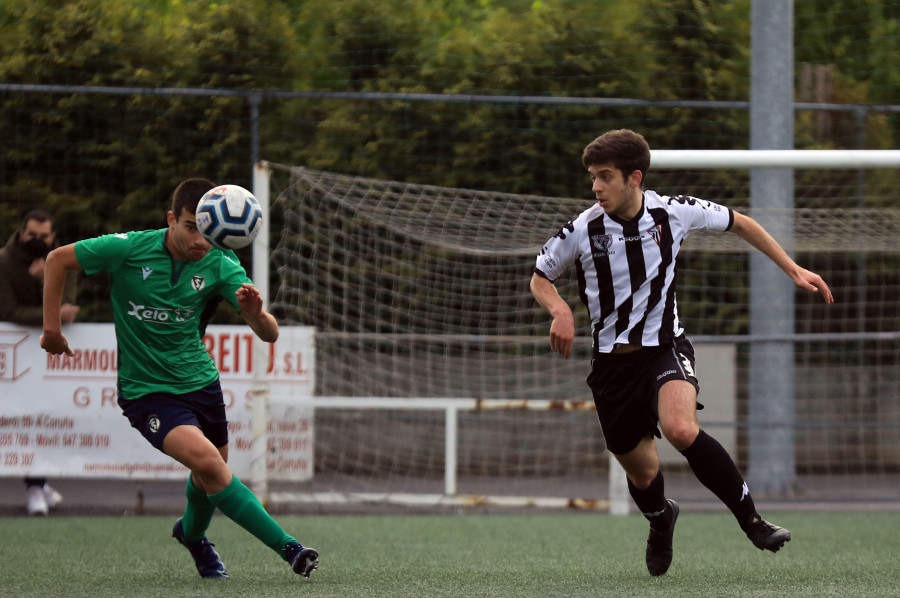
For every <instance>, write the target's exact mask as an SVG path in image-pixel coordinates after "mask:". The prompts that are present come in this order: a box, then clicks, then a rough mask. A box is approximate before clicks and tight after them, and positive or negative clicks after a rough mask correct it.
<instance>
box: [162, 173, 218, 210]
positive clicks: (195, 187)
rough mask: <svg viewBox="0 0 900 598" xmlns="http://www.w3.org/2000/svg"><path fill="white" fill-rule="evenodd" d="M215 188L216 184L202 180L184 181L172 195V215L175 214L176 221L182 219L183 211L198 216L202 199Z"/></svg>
mask: <svg viewBox="0 0 900 598" xmlns="http://www.w3.org/2000/svg"><path fill="white" fill-rule="evenodd" d="M215 186H216V184H215V183H213V182H212V181H208V180H206V179H200V178H195V179H186V180H184V181H182V182H181V183H180V184H179V185H178V187H176V188H175V192H174V193H173V194H172V213H173V214H175V219H176V220H178V219H179V218H181V213H182V211H186V212H187V213H188V214H196V213H197V204H198V203H200V198H201V197H203V194H204V193H206V192H207V191H209V190H210V189H212V188H213V187H215Z"/></svg>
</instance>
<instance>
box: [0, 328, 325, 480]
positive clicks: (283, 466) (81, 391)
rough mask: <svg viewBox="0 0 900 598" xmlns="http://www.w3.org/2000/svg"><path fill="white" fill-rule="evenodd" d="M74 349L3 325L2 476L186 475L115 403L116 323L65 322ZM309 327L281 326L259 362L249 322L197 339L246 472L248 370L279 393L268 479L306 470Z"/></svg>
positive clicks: (298, 476)
mask: <svg viewBox="0 0 900 598" xmlns="http://www.w3.org/2000/svg"><path fill="white" fill-rule="evenodd" d="M63 332H64V333H65V335H66V337H67V338H68V340H69V346H70V347H71V348H72V349H73V351H74V352H75V355H74V356H72V357H70V356H66V355H48V354H47V353H46V352H45V351H44V350H43V349H41V347H40V340H39V339H40V335H41V331H40V329H37V328H27V327H22V326H17V325H15V324H9V323H0V476H5V477H6V476H18V477H23V476H52V477H95V478H132V479H182V478H184V477H185V476H186V474H187V470H186V469H185V468H184V467H183V466H181V465H180V464H178V463H176V462H175V461H174V460H172V459H171V458H170V457H167V456H166V455H164V454H162V453H160V452H159V451H157V450H156V449H154V448H153V447H152V446H151V445H150V443H149V442H147V441H146V440H145V439H144V438H143V437H142V436H141V435H140V433H139V432H138V431H137V430H135V429H134V428H132V427H131V425H130V424H129V422H128V420H127V419H126V418H125V416H123V415H122V411H121V409H120V408H119V406H118V404H117V403H116V371H117V358H118V356H117V352H116V339H115V331H114V329H113V326H112V324H71V325H68V326H65V327H64V328H63ZM313 335H314V329H313V328H310V327H282V329H281V336H280V337H279V339H278V342H277V343H273V344H269V345H268V348H269V351H268V357H267V359H266V363H264V364H255V363H254V362H253V360H254V353H253V338H254V336H253V332H252V331H251V330H250V329H249V328H248V327H246V326H216V325H211V326H209V327H208V328H207V332H206V335H205V336H204V337H203V343H204V345H205V346H206V348H207V350H208V351H209V353H210V355H211V356H212V358H213V359H214V360H215V362H216V366H217V367H218V369H219V375H220V380H221V384H222V390H223V393H224V396H225V405H226V410H227V414H228V428H229V440H230V445H229V459H228V462H229V465H230V466H231V469H232V471H233V472H234V473H235V474H236V475H237V476H238V477H244V478H247V477H248V476H249V475H250V457H251V450H250V449H251V443H252V420H251V405H252V400H253V393H252V392H251V388H252V382H253V368H254V367H256V366H260V367H264V368H265V381H266V383H267V384H268V385H269V388H270V390H271V392H272V394H276V395H278V398H279V401H278V403H277V404H275V405H270V406H269V409H268V425H267V428H266V429H267V450H266V467H267V477H268V478H269V479H271V480H292V481H299V480H307V479H310V478H311V477H312V467H313V430H312V412H311V409H310V408H309V407H300V406H293V405H292V404H291V399H293V398H297V399H301V398H304V397H309V396H311V395H312V393H313V389H314V387H315V377H314V365H315V345H314V337H313Z"/></svg>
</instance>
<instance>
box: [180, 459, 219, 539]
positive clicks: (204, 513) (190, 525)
mask: <svg viewBox="0 0 900 598" xmlns="http://www.w3.org/2000/svg"><path fill="white" fill-rule="evenodd" d="M185 495H186V496H187V505H186V506H185V507H184V515H183V516H182V518H181V526H182V528H183V529H184V539H185V540H186V541H188V542H198V541H200V540H201V539H202V538H203V536H205V535H206V530H207V528H209V522H210V521H212V516H213V513H215V512H216V507H215V506H214V505H213V504H212V503H211V502H209V498H207V496H206V493H205V492H201V491H200V490H198V489H197V487H196V486H194V482H193V476H191V475H188V480H187V490H186V491H185Z"/></svg>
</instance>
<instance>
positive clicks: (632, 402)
mask: <svg viewBox="0 0 900 598" xmlns="http://www.w3.org/2000/svg"><path fill="white" fill-rule="evenodd" d="M670 380H686V381H688V382H690V383H691V384H692V385H693V386H694V388H695V389H696V390H697V393H698V394H699V392H700V383H699V382H698V381H697V377H696V376H695V375H694V347H693V345H691V342H690V341H689V340H687V339H686V338H685V337H684V336H683V335H682V336H680V337H678V338H677V339H675V340H674V341H673V342H672V343H670V344H668V345H664V346H660V347H643V348H641V349H638V350H637V351H632V352H631V353H622V354H612V353H594V357H593V360H592V367H591V373H590V375H589V376H588V378H587V383H588V386H589V387H590V388H591V392H592V393H593V395H594V406H595V407H596V408H597V417H599V418H600V427H601V428H602V430H603V436H604V437H605V439H606V448H608V449H609V451H610V452H611V453H613V454H615V455H623V454H625V453H628V452H630V451H631V450H632V449H634V448H635V447H636V446H637V445H638V443H639V442H640V441H641V440H642V439H644V438H646V437H648V436H650V435H653V436H656V437H657V438H660V437H661V435H660V433H659V427H658V424H659V413H658V411H657V404H658V401H659V389H660V388H661V387H662V385H663V384H665V383H666V382H668V381H670ZM697 409H703V405H702V404H701V403H699V402H698V403H697Z"/></svg>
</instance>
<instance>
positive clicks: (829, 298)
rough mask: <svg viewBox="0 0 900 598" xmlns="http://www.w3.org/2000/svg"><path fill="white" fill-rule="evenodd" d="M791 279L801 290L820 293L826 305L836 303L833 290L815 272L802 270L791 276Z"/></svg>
mask: <svg viewBox="0 0 900 598" xmlns="http://www.w3.org/2000/svg"><path fill="white" fill-rule="evenodd" d="M791 278H793V279H794V284H796V285H797V286H798V287H800V288H801V289H806V290H807V291H811V292H813V293H820V294H821V295H822V298H823V299H825V303H834V296H833V295H832V294H831V289H829V288H828V284H827V283H826V282H825V280H824V279H823V278H822V277H821V276H819V275H818V274H816V273H815V272H810V271H809V270H806V269H805V268H800V269H799V270H798V271H797V272H796V273H795V274H793V275H792V276H791Z"/></svg>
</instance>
